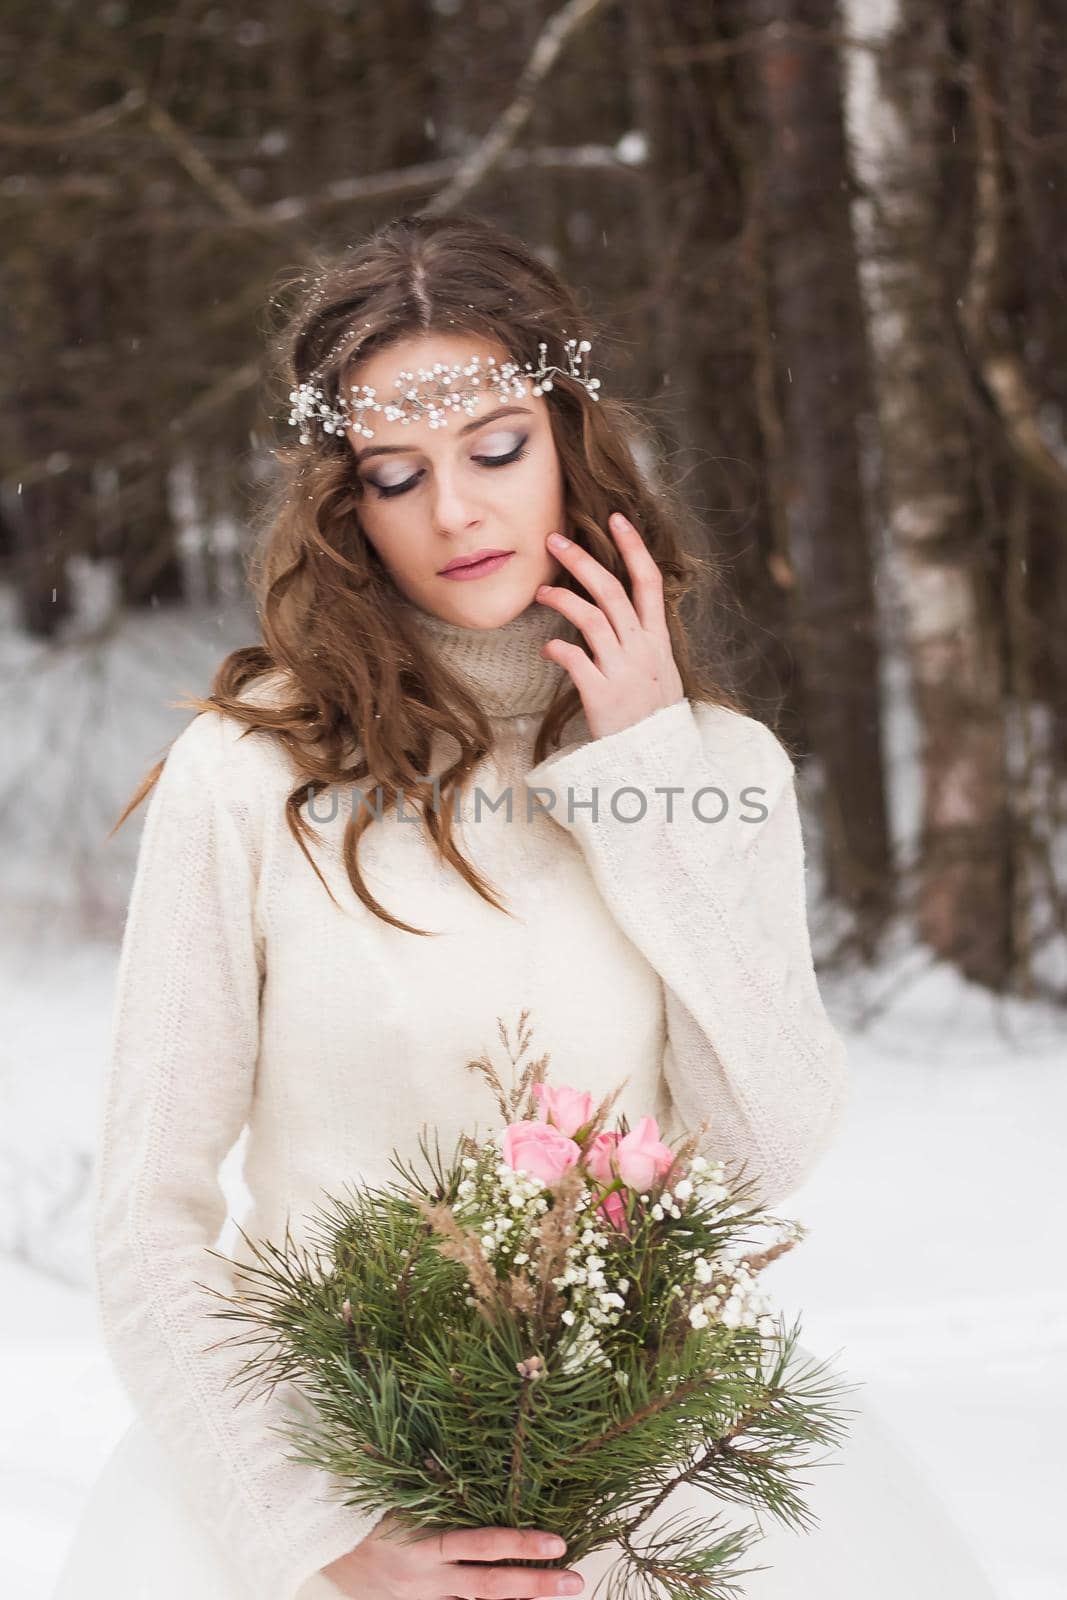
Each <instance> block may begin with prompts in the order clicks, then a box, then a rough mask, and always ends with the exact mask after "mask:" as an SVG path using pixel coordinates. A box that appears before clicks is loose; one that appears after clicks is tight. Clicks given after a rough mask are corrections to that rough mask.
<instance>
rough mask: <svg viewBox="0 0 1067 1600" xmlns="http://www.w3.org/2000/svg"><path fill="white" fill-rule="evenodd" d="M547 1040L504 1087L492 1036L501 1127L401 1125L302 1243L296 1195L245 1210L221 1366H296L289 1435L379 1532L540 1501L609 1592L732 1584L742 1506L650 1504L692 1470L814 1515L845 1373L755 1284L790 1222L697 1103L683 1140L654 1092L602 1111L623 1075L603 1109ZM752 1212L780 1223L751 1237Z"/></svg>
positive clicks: (552, 1526)
mask: <svg viewBox="0 0 1067 1600" xmlns="http://www.w3.org/2000/svg"><path fill="white" fill-rule="evenodd" d="M528 1015H529V1013H528V1012H523V1013H522V1016H521V1017H520V1019H519V1034H520V1040H519V1044H520V1048H519V1050H518V1054H517V1055H516V1056H513V1058H512V1064H513V1067H514V1066H516V1065H517V1062H518V1060H519V1058H520V1057H521V1056H522V1054H523V1053H524V1052H525V1049H526V1047H527V1045H528V1043H529V1035H528V1034H526V1035H524V1034H523V1027H524V1024H525V1022H526V1019H527V1017H528ZM498 1027H499V1028H500V1031H501V1035H502V1037H503V1039H504V1042H505V1045H507V1043H508V1041H507V1032H506V1030H505V1029H504V1028H503V1026H502V1024H500V1023H499V1019H498ZM547 1064H548V1057H547V1056H542V1057H540V1058H539V1059H537V1060H533V1061H530V1062H528V1063H527V1064H526V1066H525V1067H524V1068H523V1069H522V1072H521V1075H520V1077H519V1080H518V1084H517V1087H515V1088H513V1090H512V1091H511V1093H510V1095H509V1094H506V1093H505V1091H504V1089H503V1086H502V1084H501V1082H500V1079H499V1077H498V1075H497V1073H496V1071H495V1069H494V1068H493V1065H492V1063H491V1062H490V1061H489V1060H488V1059H487V1058H486V1057H485V1056H483V1057H481V1058H479V1060H477V1061H472V1062H468V1064H467V1065H468V1070H479V1071H481V1072H482V1073H483V1074H484V1075H485V1077H486V1081H487V1082H488V1084H489V1086H490V1088H491V1089H492V1090H493V1091H494V1093H495V1095H496V1097H497V1103H498V1106H499V1109H500V1111H501V1115H502V1119H503V1123H504V1126H503V1128H502V1130H501V1131H500V1133H499V1134H497V1135H495V1136H493V1137H491V1138H488V1139H486V1140H485V1141H483V1142H480V1143H479V1142H477V1141H475V1140H474V1139H473V1138H472V1137H470V1136H469V1135H467V1134H464V1135H463V1136H462V1137H461V1138H460V1140H459V1141H458V1143H457V1145H456V1148H455V1152H454V1154H453V1156H452V1158H451V1160H449V1161H446V1162H442V1160H441V1151H440V1142H439V1140H438V1139H435V1151H434V1155H433V1156H431V1154H430V1151H429V1141H428V1138H427V1132H426V1128H425V1125H424V1126H423V1130H422V1133H421V1135H420V1138H419V1148H420V1151H421V1154H422V1158H423V1163H424V1166H425V1169H426V1170H425V1171H419V1170H417V1169H415V1168H412V1167H407V1166H405V1164H404V1163H403V1162H402V1161H400V1159H399V1158H398V1156H397V1152H396V1151H395V1150H394V1151H393V1155H392V1158H391V1164H392V1165H393V1167H394V1168H395V1169H396V1171H397V1172H398V1174H399V1177H400V1180H401V1181H400V1182H396V1181H393V1182H390V1183H388V1184H386V1185H384V1186H382V1187H374V1186H371V1185H368V1184H362V1185H360V1186H358V1187H357V1186H352V1185H348V1186H346V1189H345V1193H344V1195H343V1196H327V1197H326V1200H325V1203H324V1204H323V1205H322V1206H320V1207H319V1208H318V1210H317V1211H316V1212H315V1213H314V1214H313V1216H312V1217H310V1218H309V1219H307V1230H306V1233H307V1238H308V1241H309V1243H308V1244H304V1245H301V1244H298V1243H297V1242H296V1241H295V1240H294V1238H293V1236H292V1233H291V1231H290V1228H289V1224H288V1221H287V1224H286V1230H285V1238H284V1240H283V1242H282V1243H281V1244H277V1243H273V1242H270V1241H260V1242H258V1243H256V1242H253V1241H252V1240H250V1239H248V1236H247V1235H246V1234H245V1233H244V1230H243V1229H241V1230H240V1231H241V1234H242V1237H244V1238H245V1239H246V1242H247V1243H248V1244H249V1246H250V1248H251V1250H252V1252H253V1254H254V1256H255V1261H256V1262H257V1263H258V1265H256V1264H252V1263H248V1264H243V1263H237V1262H230V1265H231V1266H232V1267H233V1268H234V1271H235V1274H236V1276H237V1277H238V1279H239V1280H240V1281H241V1282H243V1283H244V1284H246V1287H244V1288H241V1289H240V1290H238V1292H237V1293H235V1294H234V1295H220V1296H219V1298H221V1299H223V1300H225V1301H226V1303H227V1309H224V1310H217V1311H213V1312H212V1315H214V1316H219V1317H226V1318H231V1319H236V1320H239V1321H243V1322H248V1323H251V1324H253V1326H254V1329H255V1332H254V1333H252V1334H246V1335H244V1336H243V1337H242V1338H241V1342H243V1343H246V1344H247V1343H251V1344H253V1345H255V1346H257V1347H258V1349H257V1352H256V1354H254V1355H253V1356H252V1357H250V1358H249V1359H248V1360H247V1361H246V1362H245V1363H244V1365H243V1367H242V1368H241V1370H240V1372H239V1373H238V1374H236V1375H235V1377H236V1378H237V1379H238V1380H239V1381H242V1382H246V1383H247V1382H251V1381H262V1380H268V1381H270V1382H271V1383H276V1382H279V1381H283V1380H291V1381H292V1382H293V1383H294V1384H295V1385H296V1387H297V1389H298V1390H299V1391H300V1393H301V1394H302V1395H304V1396H305V1397H306V1399H307V1400H308V1401H310V1408H311V1409H310V1412H309V1413H308V1415H310V1416H311V1418H312V1419H313V1420H312V1421H311V1422H309V1421H308V1420H307V1415H305V1416H304V1417H303V1418H301V1417H299V1416H298V1415H297V1414H296V1413H295V1412H289V1413H288V1414H287V1418H286V1423H285V1424H284V1425H283V1426H284V1430H285V1436H286V1438H287V1439H288V1441H289V1442H290V1443H291V1444H294V1445H295V1446H296V1453H295V1455H293V1456H292V1458H293V1459H296V1460H299V1461H303V1462H306V1463H308V1464H311V1465H316V1466H319V1467H321V1468H322V1469H323V1470H325V1471H327V1472H329V1473H332V1474H334V1475H335V1476H336V1477H337V1478H339V1479H340V1480H341V1481H342V1486H343V1489H344V1503H346V1504H349V1505H353V1506H356V1507H358V1508H360V1509H361V1510H363V1511H372V1510H379V1511H392V1512H393V1513H394V1514H395V1515H394V1517H393V1518H390V1519H389V1522H390V1523H391V1527H390V1529H389V1531H387V1532H386V1533H385V1535H384V1536H385V1537H394V1538H395V1537H400V1538H404V1537H421V1536H424V1535H425V1534H427V1533H429V1532H432V1531H438V1530H443V1529H448V1528H455V1527H485V1526H504V1527H510V1528H527V1527H537V1528H539V1529H541V1528H543V1529H546V1530H549V1531H552V1532H555V1533H558V1534H560V1535H562V1537H563V1538H564V1539H565V1540H566V1541H567V1550H566V1556H565V1558H560V1560H561V1561H564V1560H565V1563H566V1564H568V1565H574V1564H575V1563H576V1562H578V1561H580V1560H581V1559H582V1558H583V1557H584V1556H586V1555H588V1554H590V1553H591V1552H592V1551H594V1550H596V1549H599V1548H601V1547H602V1546H605V1545H607V1544H609V1543H616V1544H617V1545H618V1546H619V1548H620V1551H621V1554H620V1558H619V1560H618V1561H617V1562H616V1564H615V1565H614V1566H613V1567H612V1569H611V1572H610V1578H611V1580H612V1584H611V1588H612V1592H614V1593H619V1594H628V1593H630V1592H631V1587H630V1585H631V1582H632V1583H634V1584H636V1582H638V1581H643V1583H644V1584H645V1585H646V1587H647V1590H648V1592H649V1593H657V1592H658V1593H664V1594H667V1595H669V1596H676V1597H690V1596H691V1597H693V1600H696V1597H698V1596H699V1597H704V1600H707V1597H708V1596H712V1597H715V1596H719V1595H722V1594H725V1593H736V1588H735V1584H734V1580H735V1579H736V1578H737V1577H738V1576H739V1575H741V1573H743V1572H744V1571H746V1570H760V1569H758V1568H756V1569H744V1568H742V1569H739V1568H737V1567H736V1565H734V1563H735V1560H736V1558H737V1557H738V1556H739V1555H742V1554H743V1553H744V1552H745V1551H746V1549H747V1548H748V1547H749V1545H750V1544H751V1543H752V1542H753V1541H754V1540H755V1539H757V1538H759V1537H761V1536H762V1535H761V1532H760V1531H758V1529H752V1528H751V1527H749V1528H743V1529H729V1528H724V1527H723V1526H722V1525H721V1523H720V1522H719V1521H718V1520H717V1519H715V1518H709V1517H708V1515H706V1514H703V1515H700V1516H699V1517H696V1518H694V1519H692V1521H690V1522H685V1521H684V1519H676V1520H675V1524H674V1525H667V1524H665V1525H663V1526H660V1527H658V1528H657V1529H656V1530H655V1533H656V1537H655V1538H652V1537H651V1536H644V1537H643V1536H641V1529H642V1527H643V1525H644V1524H645V1523H646V1522H647V1521H648V1519H649V1518H650V1517H651V1516H652V1515H653V1513H654V1512H655V1511H656V1510H657V1508H658V1507H659V1506H660V1505H661V1503H662V1502H663V1501H664V1500H665V1499H666V1497H667V1496H668V1494H669V1493H670V1492H671V1490H672V1489H674V1488H675V1487H676V1486H677V1485H679V1484H681V1483H683V1482H687V1483H689V1484H691V1485H694V1486H696V1487H697V1488H700V1489H704V1490H706V1491H708V1492H709V1493H710V1494H712V1495H714V1496H717V1497H718V1498H719V1499H721V1500H725V1501H728V1502H732V1503H734V1504H741V1505H744V1506H747V1507H750V1508H752V1509H754V1510H755V1511H756V1512H757V1517H758V1512H759V1510H760V1509H765V1510H766V1511H768V1512H770V1513H771V1514H772V1515H774V1516H776V1517H777V1518H778V1519H779V1520H780V1521H783V1522H785V1523H788V1524H791V1525H793V1526H795V1527H797V1528H801V1529H806V1528H807V1527H809V1526H810V1525H811V1513H810V1511H809V1510H808V1508H807V1506H806V1505H805V1503H804V1501H803V1500H802V1498H801V1497H800V1495H799V1493H798V1490H797V1486H796V1483H795V1481H794V1479H795V1475H796V1469H797V1468H798V1467H799V1466H801V1465H805V1466H806V1465H807V1464H808V1461H807V1456H806V1452H807V1451H808V1450H809V1449H810V1447H811V1446H812V1445H816V1444H832V1443H839V1442H840V1440H841V1438H842V1436H843V1423H842V1419H841V1415H840V1413H839V1411H838V1410H837V1408H836V1407H835V1404H834V1401H835V1395H836V1394H837V1393H840V1392H843V1388H844V1387H856V1386H854V1385H849V1386H841V1385H837V1386H836V1388H835V1385H834V1383H833V1382H832V1381H830V1380H829V1379H828V1378H827V1376H826V1374H825V1371H824V1368H823V1367H822V1366H821V1365H810V1364H809V1365H806V1366H805V1365H804V1364H801V1363H798V1362H797V1361H795V1360H794V1356H795V1346H796V1344H797V1340H798V1337H799V1323H796V1324H794V1325H793V1327H792V1328H791V1329H786V1328H785V1326H784V1325H783V1323H782V1321H781V1320H780V1319H779V1318H777V1317H775V1316H774V1315H773V1314H772V1312H771V1310H770V1308H769V1305H768V1302H767V1299H766V1296H765V1295H763V1294H762V1293H761V1292H760V1291H759V1288H758V1284H757V1280H758V1277H759V1274H760V1272H761V1271H762V1269H763V1268H764V1267H765V1266H766V1265H767V1264H768V1263H769V1262H770V1261H772V1260H773V1259H775V1258H776V1257H777V1256H778V1255H780V1254H781V1253H782V1252H784V1251H786V1250H789V1249H791V1248H792V1247H793V1246H794V1244H795V1243H796V1242H797V1240H798V1239H799V1238H800V1237H802V1236H803V1234H804V1233H805V1232H806V1230H805V1229H803V1228H802V1227H801V1226H800V1225H799V1224H796V1223H788V1222H785V1223H783V1222H782V1219H779V1218H774V1217H771V1216H769V1215H768V1214H766V1213H764V1212H762V1211H760V1209H759V1208H758V1207H756V1206H746V1204H745V1200H746V1199H749V1198H750V1194H749V1193H748V1190H747V1186H746V1185H745V1184H744V1182H743V1181H735V1182H734V1183H732V1184H731V1185H727V1183H726V1182H725V1181H724V1177H725V1173H724V1169H723V1166H722V1164H721V1163H717V1162H713V1161H708V1160H706V1159H705V1158H704V1157H703V1156H701V1155H698V1154H696V1153H695V1152H696V1149H697V1146H698V1144H699V1142H700V1139H701V1137H702V1135H703V1133H704V1132H705V1131H706V1126H707V1125H706V1124H704V1125H703V1126H702V1127H701V1128H700V1129H699V1130H697V1132H696V1133H694V1134H692V1135H690V1137H689V1138H687V1139H686V1140H685V1141H683V1142H682V1143H681V1144H680V1146H679V1147H678V1149H676V1150H672V1149H671V1148H670V1147H669V1146H667V1145H665V1144H664V1143H662V1142H661V1140H660V1137H659V1129H658V1126H657V1123H656V1121H655V1119H654V1118H653V1117H650V1116H644V1117H642V1118H641V1119H640V1120H639V1121H638V1122H637V1124H636V1126H634V1127H633V1128H631V1127H630V1126H629V1124H628V1122H627V1119H626V1118H625V1117H621V1118H620V1119H617V1126H616V1127H615V1128H614V1129H611V1130H607V1129H605V1127H604V1123H605V1121H606V1119H607V1117H608V1115H609V1113H610V1111H611V1107H612V1106H613V1105H614V1102H615V1100H616V1099H617V1098H618V1095H619V1093H620V1092H621V1090H622V1088H623V1087H624V1086H625V1080H624V1083H623V1084H620V1085H619V1086H618V1087H617V1088H616V1089H615V1090H614V1091H613V1092H612V1093H611V1094H610V1095H608V1096H607V1097H606V1098H605V1099H604V1100H603V1101H602V1102H601V1103H600V1104H599V1105H598V1106H596V1107H594V1104H593V1100H592V1097H591V1095H590V1094H589V1093H588V1092H586V1091H584V1090H582V1089H580V1088H576V1087H571V1086H568V1085H559V1086H556V1087H553V1086H550V1085H549V1083H548V1082H546V1078H547ZM512 1082H513V1084H514V1083H515V1077H514V1074H513V1078H512ZM742 1179H743V1174H742ZM768 1226H770V1227H771V1228H772V1229H777V1237H776V1238H775V1239H774V1240H773V1242H771V1243H770V1245H769V1246H766V1247H764V1248H762V1249H758V1250H755V1251H753V1250H751V1249H747V1250H746V1248H745V1247H746V1246H750V1245H751V1244H752V1242H753V1241H752V1235H753V1230H759V1229H766V1228H767V1227H768ZM209 1253H210V1254H212V1255H217V1252H215V1251H211V1252H209ZM220 1259H226V1258H220ZM200 1287H205V1286H204V1285H201V1286H200ZM209 1293H211V1294H215V1295H218V1291H217V1290H209ZM224 1342H232V1341H224ZM668 1528H669V1531H668ZM709 1536H710V1537H709ZM511 1564H514V1565H528V1564H530V1563H528V1562H527V1561H525V1560H516V1561H514V1562H513V1563H511ZM533 1564H536V1565H545V1563H544V1561H543V1560H541V1561H538V1562H535V1563H533ZM550 1564H551V1563H550ZM616 1580H617V1581H618V1588H617V1589H616V1588H615V1583H616Z"/></svg>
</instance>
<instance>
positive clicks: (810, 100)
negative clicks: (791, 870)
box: [743, 0, 894, 953]
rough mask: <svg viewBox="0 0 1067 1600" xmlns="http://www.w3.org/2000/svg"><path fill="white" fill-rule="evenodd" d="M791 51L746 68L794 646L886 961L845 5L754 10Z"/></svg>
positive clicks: (885, 839)
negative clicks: (823, 38)
mask: <svg viewBox="0 0 1067 1600" xmlns="http://www.w3.org/2000/svg"><path fill="white" fill-rule="evenodd" d="M743 10H744V13H745V16H746V19H747V23H748V27H749V28H756V27H765V26H766V25H767V24H768V23H770V22H773V21H776V20H777V21H779V22H786V23H789V24H792V25H793V27H794V28H795V30H796V31H795V33H793V34H785V35H782V36H778V37H776V38H775V39H774V41H773V42H768V43H767V44H766V45H765V46H764V47H763V48H761V49H759V50H758V51H754V52H753V53H752V54H751V56H750V57H749V58H748V59H749V62H750V72H751V81H752V83H753V87H754V93H755V95H758V100H757V101H756V104H757V105H758V109H759V113H760V115H761V117H762V119H763V129H762V135H763V137H762V141H761V142H762V146H763V155H762V162H761V172H760V175H759V191H760V192H759V193H758V194H757V196H756V197H755V203H756V204H757V206H759V207H760V208H761V209H762V212H763V220H764V224H765V228H764V231H765V236H766V246H767V252H768V259H769V262H770V273H769V286H770V300H771V304H770V313H769V315H770V324H771V327H772V328H773V336H774V352H775V355H774V361H773V373H772V377H773V380H774V381H775V383H776V386H777V390H778V395H779V399H778V408H779V410H780V415H781V424H782V434H783V439H782V449H783V453H784V457H785V460H784V473H783V476H784V481H783V482H782V483H781V484H780V485H779V487H780V490H781V493H782V505H783V507H784V516H785V526H786V530H787V547H786V556H787V559H788V561H789V564H790V567H791V569H792V573H793V575H794V577H795V583H794V586H793V588H792V593H791V613H792V614H791V618H790V636H791V638H792V639H793V641H794V642H795V644H796V647H797V653H798V656H799V660H800V669H801V675H802V689H803V701H804V711H805V720H806V724H807V730H808V734H809V737H810V739H811V743H812V745H813V748H814V750H815V752H816V754H817V755H818V757H819V760H820V762H821V764H822V768H823V772H824V774H825V779H826V784H825V796H826V802H827V814H826V818H825V820H826V823H827V833H828V843H829V849H828V855H827V876H828V883H829V886H830V888H831V889H832V891H833V892H834V893H835V894H836V895H837V896H838V897H839V898H840V899H841V900H842V901H843V902H844V903H845V904H848V905H850V906H851V907H852V908H853V909H854V910H855V911H856V912H857V913H858V914H859V921H858V928H859V930H860V934H859V937H860V942H861V945H862V946H863V948H864V949H865V950H866V951H867V952H868V953H872V952H873V950H874V948H875V946H876V943H877V936H878V932H879V930H880V928H881V925H882V922H883V920H884V917H885V915H886V913H887V912H888V910H889V909H890V907H891V905H892V899H893V889H894V874H893V869H892V862H891V852H890V840H889V825H888V817H887V812H886V806H885V798H884V796H885V773H884V769H883V757H882V723H881V695H880V685H879V675H878V646H877V632H876V608H875V597H874V586H873V577H872V568H873V561H872V553H871V534H870V520H871V519H870V514H869V510H868V504H867V492H866V488H865V484H864V475H863V470H862V463H861V453H860V445H861V436H860V433H859V429H858V419H861V418H862V417H863V416H864V414H866V413H867V412H868V411H869V410H870V409H872V406H873V402H872V400H871V393H870V379H869V372H868V359H867V348H866V330H865V324H864V312H863V305H862V298H861V295H860V288H859V269H858V264H857V257H856V248H855V241H854V238H853V232H852V220H851V210H850V206H851V191H852V180H851V175H850V172H849V166H848V157H847V151H846V145H845V133H844V115H843V106H842V93H841V82H840V68H839V61H838V54H837V51H836V50H834V49H833V48H830V47H829V46H828V45H827V44H826V43H823V42H820V41H812V40H809V39H806V38H804V37H803V36H802V31H803V30H821V31H825V33H826V34H828V35H829V34H831V33H833V32H834V31H835V30H837V29H838V28H839V26H840V19H839V16H838V8H837V5H836V0H790V3H788V4H787V5H784V6H783V5H781V4H770V0H751V3H749V4H747V5H745V6H744V8H743Z"/></svg>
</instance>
